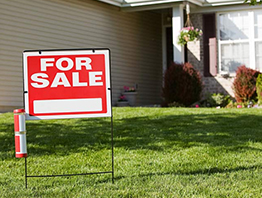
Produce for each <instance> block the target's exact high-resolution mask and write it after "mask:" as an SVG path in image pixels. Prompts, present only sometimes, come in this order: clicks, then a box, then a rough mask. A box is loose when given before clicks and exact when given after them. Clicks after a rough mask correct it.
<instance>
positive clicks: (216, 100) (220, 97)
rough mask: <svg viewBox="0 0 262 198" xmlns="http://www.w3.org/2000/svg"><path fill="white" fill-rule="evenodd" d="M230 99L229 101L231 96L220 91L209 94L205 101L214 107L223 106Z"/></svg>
mask: <svg viewBox="0 0 262 198" xmlns="http://www.w3.org/2000/svg"><path fill="white" fill-rule="evenodd" d="M230 101H231V97H230V96H229V95H224V94H222V93H218V94H216V93H214V94H209V95H208V97H207V103H208V104H209V105H210V106H211V107H216V106H221V107H225V106H227V105H228V104H229V103H230Z"/></svg>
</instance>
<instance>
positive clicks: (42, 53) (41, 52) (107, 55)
mask: <svg viewBox="0 0 262 198" xmlns="http://www.w3.org/2000/svg"><path fill="white" fill-rule="evenodd" d="M94 54H96V55H99V54H100V55H101V54H102V55H104V56H105V78H106V101H107V104H106V105H107V112H106V113H94V114H81V113H79V114H76V113H77V112H80V111H79V110H76V111H74V112H73V113H72V114H67V115H46V116H31V115H29V99H28V95H29V93H28V71H27V57H28V56H55V55H94ZM23 68H24V105H25V112H26V120H42V119H65V118H94V117H111V116H112V103H111V79H110V77H111V76H110V51H109V49H75V50H74V49H72V50H35V51H25V52H24V53H23ZM97 101H98V100H96V102H97ZM67 102H70V101H67ZM42 104H43V103H42ZM97 104H98V103H97ZM38 105H39V103H38ZM51 111H52V110H51ZM65 111H67V109H66V110H65ZM90 111H92V110H90ZM67 112H68V111H67ZM86 112H88V111H86ZM46 113H47V112H46ZM49 113H52V112H49Z"/></svg>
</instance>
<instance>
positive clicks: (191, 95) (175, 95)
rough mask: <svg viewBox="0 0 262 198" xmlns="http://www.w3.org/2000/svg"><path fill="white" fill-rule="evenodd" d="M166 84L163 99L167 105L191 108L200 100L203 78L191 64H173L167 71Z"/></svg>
mask: <svg viewBox="0 0 262 198" xmlns="http://www.w3.org/2000/svg"><path fill="white" fill-rule="evenodd" d="M164 83H165V84H164V88H163V97H164V99H165V103H166V105H168V104H171V103H173V104H182V105H185V106H190V105H191V104H193V103H194V102H197V101H199V100H200V94H201V91H202V81H201V77H200V74H199V72H197V71H196V70H195V69H194V68H193V66H192V65H191V64H190V63H185V64H178V63H172V64H171V65H170V67H169V68H168V69H167V70H166V73H165V81H164ZM174 102H175V103H174Z"/></svg>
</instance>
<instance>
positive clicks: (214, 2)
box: [98, 0, 244, 9]
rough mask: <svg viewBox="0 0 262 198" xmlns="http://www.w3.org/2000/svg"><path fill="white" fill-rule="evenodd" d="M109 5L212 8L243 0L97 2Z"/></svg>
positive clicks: (130, 0)
mask: <svg viewBox="0 0 262 198" xmlns="http://www.w3.org/2000/svg"><path fill="white" fill-rule="evenodd" d="M98 1H102V2H105V3H108V4H111V5H115V6H118V7H121V8H122V9H125V8H128V9H130V8H138V7H148V6H154V7H155V6H160V7H163V6H165V5H170V4H181V3H184V2H189V3H191V4H193V5H196V6H199V7H213V6H223V5H236V4H243V2H244V0H236V1H233V0H184V1H183V0H98Z"/></svg>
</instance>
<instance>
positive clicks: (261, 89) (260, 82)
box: [256, 74, 262, 104]
mask: <svg viewBox="0 0 262 198" xmlns="http://www.w3.org/2000/svg"><path fill="white" fill-rule="evenodd" d="M256 88H257V99H258V103H259V104H261V103H262V74H259V75H258V77H257V82H256Z"/></svg>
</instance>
